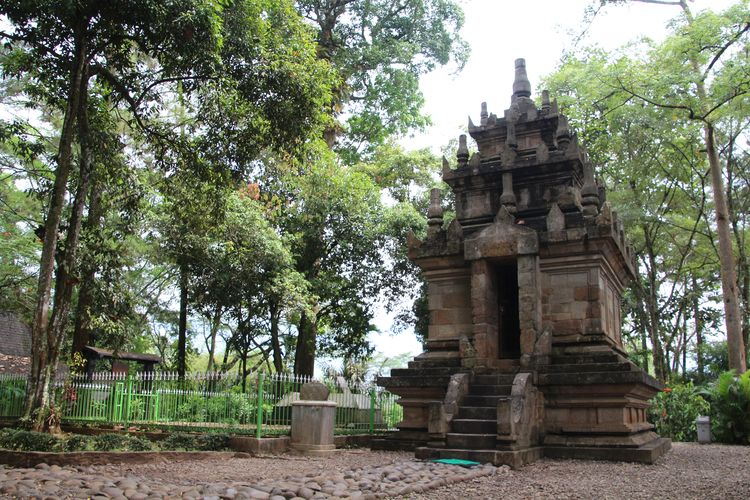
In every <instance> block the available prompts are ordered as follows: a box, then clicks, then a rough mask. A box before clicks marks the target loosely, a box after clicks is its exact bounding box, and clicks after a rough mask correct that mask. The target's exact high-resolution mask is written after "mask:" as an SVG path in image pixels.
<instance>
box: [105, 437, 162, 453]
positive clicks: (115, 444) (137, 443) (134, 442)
mask: <svg viewBox="0 0 750 500" xmlns="http://www.w3.org/2000/svg"><path fill="white" fill-rule="evenodd" d="M93 448H94V450H96V451H149V450H151V449H153V445H152V444H151V441H149V440H147V439H143V438H139V437H137V436H131V435H129V434H100V435H98V436H96V437H94V439H93Z"/></svg>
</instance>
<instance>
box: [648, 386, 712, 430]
mask: <svg viewBox="0 0 750 500" xmlns="http://www.w3.org/2000/svg"><path fill="white" fill-rule="evenodd" d="M708 411H709V404H708V403H707V402H706V400H705V399H703V397H701V395H700V393H699V391H698V390H696V388H695V387H694V386H693V384H692V383H690V382H688V383H687V384H675V385H674V386H672V387H668V388H666V389H664V390H663V391H662V392H660V393H659V394H657V395H656V396H654V398H653V399H652V400H651V407H650V408H649V410H648V419H649V421H650V422H652V423H653V424H654V425H656V432H658V433H659V435H661V436H664V437H668V438H671V439H673V440H675V441H695V440H696V439H697V430H696V424H695V419H696V418H698V415H707V414H708Z"/></svg>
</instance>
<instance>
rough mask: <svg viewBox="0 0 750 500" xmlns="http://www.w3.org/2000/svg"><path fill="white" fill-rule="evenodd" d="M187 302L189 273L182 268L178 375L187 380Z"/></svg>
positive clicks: (178, 333)
mask: <svg viewBox="0 0 750 500" xmlns="http://www.w3.org/2000/svg"><path fill="white" fill-rule="evenodd" d="M187 302H188V272H187V269H186V266H184V265H181V266H180V319H179V324H178V325H177V374H178V376H179V377H180V379H184V378H185V371H186V363H187V305H188V304H187Z"/></svg>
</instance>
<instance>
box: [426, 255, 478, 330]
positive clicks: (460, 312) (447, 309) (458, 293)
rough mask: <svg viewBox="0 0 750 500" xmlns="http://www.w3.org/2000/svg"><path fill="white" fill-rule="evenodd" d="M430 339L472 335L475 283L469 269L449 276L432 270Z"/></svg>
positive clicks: (428, 286)
mask: <svg viewBox="0 0 750 500" xmlns="http://www.w3.org/2000/svg"><path fill="white" fill-rule="evenodd" d="M425 277H426V278H427V282H428V285H427V296H428V306H427V307H428V309H429V311H430V325H429V333H428V339H429V340H458V339H459V338H460V337H461V335H471V333H472V323H471V320H472V318H471V284H470V276H469V271H468V269H467V270H466V271H465V272H461V271H458V272H454V273H451V274H450V275H449V276H445V275H442V276H440V275H436V273H431V274H430V273H428V274H427V275H426V276H425Z"/></svg>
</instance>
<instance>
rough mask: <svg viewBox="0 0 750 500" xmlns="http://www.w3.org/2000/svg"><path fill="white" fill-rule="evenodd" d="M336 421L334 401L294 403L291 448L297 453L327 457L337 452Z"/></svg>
mask: <svg viewBox="0 0 750 500" xmlns="http://www.w3.org/2000/svg"><path fill="white" fill-rule="evenodd" d="M303 387H304V386H303ZM335 421H336V403H335V402H333V401H294V402H293V403H292V429H291V436H290V440H289V445H290V447H291V448H292V449H293V450H295V451H297V452H300V453H303V454H312V455H325V454H328V453H331V452H333V451H335V450H336V445H335V444H334V441H333V426H334V423H335Z"/></svg>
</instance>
